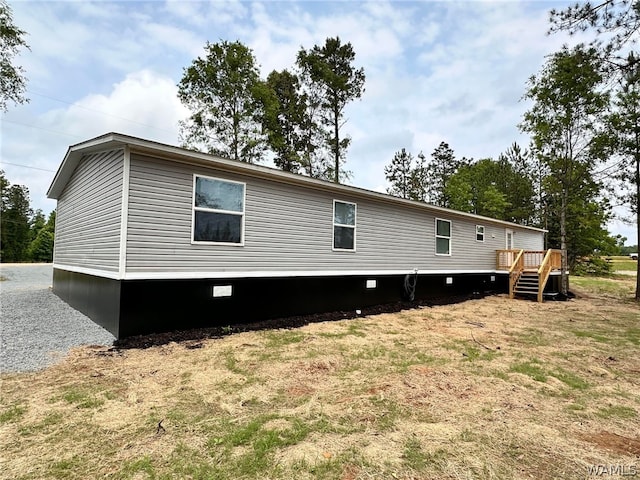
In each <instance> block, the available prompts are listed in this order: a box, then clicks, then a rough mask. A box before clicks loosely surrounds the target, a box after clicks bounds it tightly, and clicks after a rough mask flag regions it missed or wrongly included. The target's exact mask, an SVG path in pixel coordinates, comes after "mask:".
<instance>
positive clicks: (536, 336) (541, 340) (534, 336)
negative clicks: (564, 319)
mask: <svg viewBox="0 0 640 480" xmlns="http://www.w3.org/2000/svg"><path fill="white" fill-rule="evenodd" d="M518 341H519V342H521V343H524V344H526V345H533V346H537V347H545V346H547V345H549V343H550V342H549V339H548V338H547V337H546V336H545V335H544V333H543V332H542V331H541V330H538V329H535V328H527V329H526V330H525V332H524V333H522V334H520V335H518Z"/></svg>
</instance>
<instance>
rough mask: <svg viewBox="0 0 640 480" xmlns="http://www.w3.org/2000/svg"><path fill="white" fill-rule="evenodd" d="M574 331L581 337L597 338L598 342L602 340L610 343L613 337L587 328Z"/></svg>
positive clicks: (573, 331)
mask: <svg viewBox="0 0 640 480" xmlns="http://www.w3.org/2000/svg"><path fill="white" fill-rule="evenodd" d="M572 333H573V334H574V335H575V336H576V337H579V338H591V339H593V340H595V341H596V342H601V343H609V342H610V341H611V339H610V338H609V337H607V336H605V335H602V334H600V333H596V332H591V331H586V330H572Z"/></svg>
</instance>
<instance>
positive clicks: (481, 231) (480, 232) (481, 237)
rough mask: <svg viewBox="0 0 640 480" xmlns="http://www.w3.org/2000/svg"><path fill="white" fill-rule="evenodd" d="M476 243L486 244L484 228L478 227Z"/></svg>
mask: <svg viewBox="0 0 640 480" xmlns="http://www.w3.org/2000/svg"><path fill="white" fill-rule="evenodd" d="M476 242H484V226H483V225H476Z"/></svg>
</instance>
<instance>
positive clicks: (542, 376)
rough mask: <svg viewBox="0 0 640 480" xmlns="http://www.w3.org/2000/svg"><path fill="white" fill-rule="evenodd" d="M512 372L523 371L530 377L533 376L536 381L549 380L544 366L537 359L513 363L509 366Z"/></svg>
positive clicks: (522, 372)
mask: <svg viewBox="0 0 640 480" xmlns="http://www.w3.org/2000/svg"><path fill="white" fill-rule="evenodd" d="M509 371H510V372H514V373H521V374H523V375H526V376H528V377H531V378H532V379H533V380H535V381H536V382H546V381H547V373H546V371H545V370H544V368H542V366H541V365H540V363H539V362H538V361H536V360H532V361H530V362H521V363H516V364H513V365H511V367H510V368H509Z"/></svg>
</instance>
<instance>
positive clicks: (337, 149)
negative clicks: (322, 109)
mask: <svg viewBox="0 0 640 480" xmlns="http://www.w3.org/2000/svg"><path fill="white" fill-rule="evenodd" d="M338 122H340V112H338V109H337V108H336V109H335V110H334V112H333V133H334V135H335V139H336V146H335V151H334V161H335V162H336V169H335V172H334V173H335V176H334V180H333V181H334V182H336V183H340V137H339V135H340V124H339V123H338Z"/></svg>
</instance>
